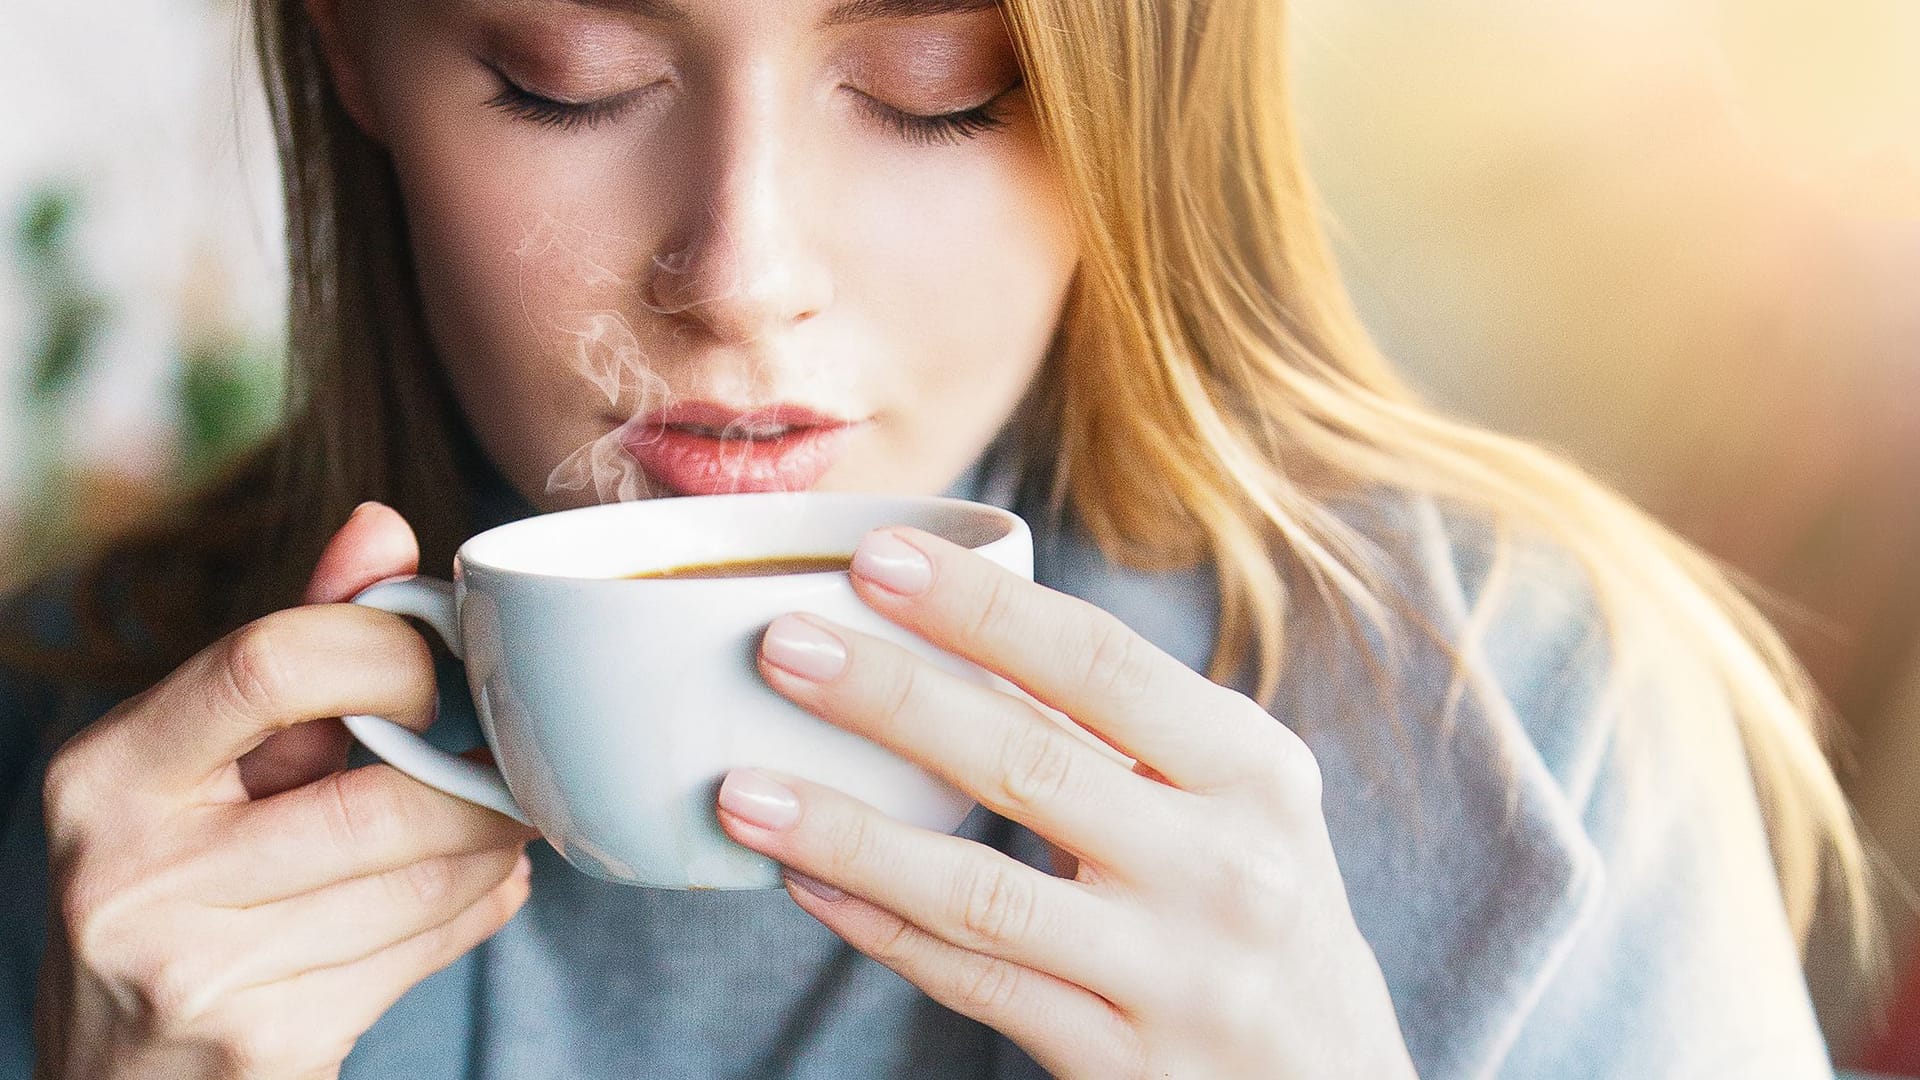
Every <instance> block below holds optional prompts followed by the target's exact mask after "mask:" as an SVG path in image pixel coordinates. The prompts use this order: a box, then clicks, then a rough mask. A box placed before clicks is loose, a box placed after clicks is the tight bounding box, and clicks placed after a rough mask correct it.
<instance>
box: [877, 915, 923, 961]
mask: <svg viewBox="0 0 1920 1080" xmlns="http://www.w3.org/2000/svg"><path fill="white" fill-rule="evenodd" d="M921 933H922V931H921V930H919V929H917V928H916V927H915V926H914V925H913V924H912V923H910V922H908V921H907V920H905V919H901V918H895V919H894V920H893V928H892V929H890V930H888V931H887V933H886V935H885V936H883V937H880V938H877V939H875V941H874V944H873V958H874V959H875V960H878V961H880V962H881V963H883V964H889V965H890V964H893V963H896V962H899V961H903V960H906V959H907V958H908V957H909V956H911V955H912V953H913V948H914V945H915V944H917V943H918V942H919V941H920V935H921Z"/></svg>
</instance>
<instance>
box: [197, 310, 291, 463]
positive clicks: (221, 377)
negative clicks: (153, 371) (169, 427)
mask: <svg viewBox="0 0 1920 1080" xmlns="http://www.w3.org/2000/svg"><path fill="white" fill-rule="evenodd" d="M284 374H285V364H284V362H283V359H282V357H281V354H280V353H279V352H277V351H271V350H267V349H263V348H260V347H257V346H251V345H249V344H248V343H247V342H245V341H240V340H237V339H234V338H231V337H225V338H216V339H211V340H209V341H207V342H204V343H201V344H199V345H195V346H192V347H190V348H188V349H187V350H186V351H185V353H184V355H183V356H182V357H181V366H180V377H179V380H178V382H177V384H176V389H175V394H176V396H177V397H178V399H179V409H180V460H179V466H178V468H179V473H180V480H181V482H182V483H185V484H188V485H193V484H198V483H199V482H201V481H202V480H204V479H206V478H207V476H208V475H209V474H210V473H212V472H213V471H215V470H217V469H218V468H220V466H222V465H224V464H226V463H227V462H228V461H229V460H231V459H232V457H233V456H234V455H235V454H236V453H238V452H240V451H241V450H244V449H246V448H247V447H249V446H252V445H253V444H254V443H256V442H258V441H259V440H260V439H261V438H263V437H264V436H266V435H267V434H268V433H269V432H271V431H272V430H273V426H274V424H275V423H277V422H278V421H279V419H280V401H281V388H282V385H283V376H284Z"/></svg>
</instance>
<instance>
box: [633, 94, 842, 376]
mask: <svg viewBox="0 0 1920 1080" xmlns="http://www.w3.org/2000/svg"><path fill="white" fill-rule="evenodd" d="M730 97H731V100H724V101H721V100H717V101H714V102H713V103H712V107H711V108H710V109H707V110H702V111H703V112H706V113H707V116H706V117H705V118H704V119H706V120H708V121H709V122H708V123H705V124H702V125H701V128H702V130H698V131H696V132H694V133H692V134H691V135H690V136H689V139H688V144H689V145H688V150H689V153H687V154H686V155H685V158H684V160H685V161H686V162H687V163H688V165H689V166H690V168H689V171H688V173H687V174H686V176H685V177H684V180H685V181H686V183H685V186H684V187H683V188H682V190H683V191H685V192H686V195H685V198H684V206H683V209H682V212H681V213H680V215H679V221H678V222H677V224H676V227H674V228H672V229H670V230H669V232H668V234H667V237H666V239H665V241H664V242H663V244H662V245H661V251H660V254H657V255H655V256H654V259H653V266H652V268H651V272H650V282H651V289H650V291H651V294H652V295H651V297H650V302H651V303H652V304H653V305H654V306H655V309H656V310H657V311H659V312H661V313H662V314H665V315H669V316H672V317H674V318H676V319H678V320H681V321H682V322H684V323H686V324H688V325H690V326H694V327H697V328H699V329H700V330H702V331H704V332H705V333H707V334H710V335H711V336H713V337H714V338H716V339H718V340H719V341H722V342H725V343H728V344H736V345H737V344H745V343H748V342H752V341H756V340H760V339H763V338H767V337H769V336H772V335H776V334H778V333H780V332H782V331H783V330H786V329H788V328H790V327H792V326H795V325H797V324H799V323H801V322H804V321H806V320H807V319H810V318H813V317H814V316H815V315H818V314H819V313H820V312H821V311H823V310H825V309H826V307H827V306H828V305H829V304H830V303H831V302H832V300H833V282H832V279H831V277H830V275H829V274H828V271H827V267H826V263H825V259H824V257H823V254H822V252H821V251H819V250H818V248H817V247H816V245H815V244H814V243H813V242H812V240H811V237H812V236H813V232H812V229H811V228H810V226H812V224H813V223H814V221H815V219H816V216H817V215H816V214H815V213H812V212H810V204H811V203H812V201H813V200H811V199H810V198H809V195H808V192H807V191H806V190H805V184H806V178H807V177H808V175H809V171H808V170H807V169H806V168H805V166H804V162H803V161H802V160H801V154H800V153H799V152H798V148H797V147H795V146H794V145H793V142H792V140H790V139H789V138H788V137H787V136H786V134H785V128H786V127H787V125H786V124H784V123H783V120H782V117H781V116H780V115H779V110H780V109H781V108H783V107H784V104H785V103H784V102H783V100H782V99H783V98H785V97H787V95H783V94H780V93H777V92H774V90H773V88H771V87H748V88H746V89H745V90H744V91H743V92H741V93H738V94H735V95H731V96H730Z"/></svg>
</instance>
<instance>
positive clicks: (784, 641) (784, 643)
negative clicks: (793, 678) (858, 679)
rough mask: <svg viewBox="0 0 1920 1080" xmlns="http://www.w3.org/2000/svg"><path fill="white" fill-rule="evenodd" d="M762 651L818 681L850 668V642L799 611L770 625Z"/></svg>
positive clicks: (804, 676) (763, 639)
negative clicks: (814, 622) (848, 662)
mask: <svg viewBox="0 0 1920 1080" xmlns="http://www.w3.org/2000/svg"><path fill="white" fill-rule="evenodd" d="M760 653H761V655H763V656H765V657H766V658H767V659H768V660H769V661H771V662H772V663H774V664H775V665H777V666H779V667H780V668H782V669H784V670H787V671H791V672H792V673H794V674H795V675H798V676H800V677H801V678H803V679H812V680H814V681H816V682H820V681H824V680H827V679H831V678H835V677H837V676H838V675H839V674H840V673H841V672H842V671H845V670H846V669H847V647H846V645H845V644H843V643H842V642H841V641H840V639H839V638H837V637H835V636H834V635H833V634H830V633H828V632H827V631H826V630H823V629H821V628H820V627H818V626H815V625H814V624H813V623H810V622H808V621H807V620H805V619H802V618H800V617H799V616H797V615H782V616H780V617H779V618H777V619H775V620H773V622H771V623H769V624H768V625H767V633H766V635H765V636H764V637H763V638H762V639H761V641H760Z"/></svg>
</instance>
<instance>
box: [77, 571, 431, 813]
mask: <svg viewBox="0 0 1920 1080" xmlns="http://www.w3.org/2000/svg"><path fill="white" fill-rule="evenodd" d="M435 697H436V686H435V682H434V670H433V658H432V654H431V653H430V652H429V651H428V648H427V643H426V639H424V638H422V637H421V636H420V635H419V634H418V633H416V632H415V631H414V630H413V629H412V628H411V627H409V626H408V625H407V624H406V623H405V622H404V621H403V620H402V619H401V618H400V617H399V616H397V615H393V614H390V613H388V612H384V611H375V610H373V609H372V608H365V607H358V606H355V605H352V604H333V605H328V606H325V607H301V608H289V609H287V610H284V611H277V612H274V613H272V614H270V615H267V616H264V617H262V618H259V619H256V620H254V621H253V622H251V623H248V624H247V625H246V626H243V627H241V628H240V629H238V630H235V631H234V632H232V633H230V634H228V635H227V636H225V637H223V638H221V639H220V640H219V641H217V642H215V643H213V644H212V645H209V646H208V647H207V648H205V649H203V650H201V651H200V652H199V653H198V654H196V655H195V656H193V657H192V658H191V659H189V660H188V661H187V662H186V663H185V664H182V665H181V666H180V667H179V668H177V669H175V671H174V672H173V673H171V674H169V675H168V676H167V677H166V678H165V679H163V680H161V682H160V683H159V684H157V685H156V686H155V687H154V688H153V689H152V690H150V691H148V692H147V693H146V694H145V695H142V697H141V699H140V700H139V703H138V705H137V707H135V708H131V709H129V710H128V711H126V712H124V713H120V714H117V715H116V717H115V718H114V719H113V720H112V721H111V722H110V723H109V724H108V725H107V726H106V730H104V731H103V732H102V734H101V736H100V737H101V738H103V739H109V740H113V741H115V742H118V743H120V744H121V746H120V751H121V752H123V753H124V754H125V755H126V757H127V759H129V760H132V761H137V762H139V763H140V770H139V771H140V775H141V776H142V778H143V782H144V783H146V784H147V785H149V786H150V787H153V788H164V789H169V790H182V791H185V790H192V789H196V788H202V787H204V786H205V785H206V784H207V782H208V781H209V780H210V779H211V778H213V777H214V776H216V775H217V774H219V773H221V772H222V771H223V770H225V769H226V768H227V766H229V765H231V764H233V763H234V762H236V761H238V760H239V759H240V758H241V756H242V755H244V754H246V753H247V752H248V751H250V750H252V749H253V748H254V747H256V746H259V745H260V744H261V743H262V742H264V741H265V740H266V738H267V737H268V736H270V735H273V734H275V733H277V732H281V731H285V730H287V729H289V728H291V727H293V726H294V725H296V724H301V723H305V722H306V721H309V720H317V719H321V718H323V717H333V716H342V715H345V714H348V713H373V714H375V715H379V716H385V717H389V718H391V719H393V720H394V721H396V722H398V723H401V724H405V725H406V726H408V727H411V728H413V729H415V730H422V729H424V728H425V727H426V726H427V725H428V724H429V723H430V722H431V721H432V718H433V710H434V700H435Z"/></svg>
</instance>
